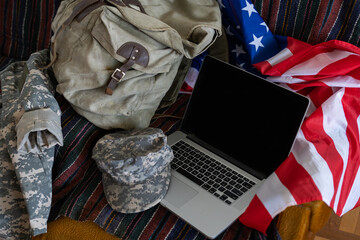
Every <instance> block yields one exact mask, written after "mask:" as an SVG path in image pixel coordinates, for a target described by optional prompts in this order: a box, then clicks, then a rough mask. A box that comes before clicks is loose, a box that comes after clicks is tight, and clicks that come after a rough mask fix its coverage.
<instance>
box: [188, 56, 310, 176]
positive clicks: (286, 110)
mask: <svg viewBox="0 0 360 240" xmlns="http://www.w3.org/2000/svg"><path fill="white" fill-rule="evenodd" d="M308 102H309V101H308V99H307V98H305V97H303V96H300V95H298V94H296V93H293V92H291V91H289V90H287V89H284V88H282V87H280V86H278V85H276V84H273V83H270V82H268V81H266V80H264V79H262V78H259V77H257V76H255V75H252V74H249V73H247V72H245V71H243V70H240V69H239V68H236V67H233V66H231V65H229V64H227V63H224V62H221V61H219V60H217V59H215V58H212V57H206V58H205V60H204V63H203V65H202V68H201V70H200V73H199V76H198V79H197V82H196V86H195V88H194V91H193V94H192V96H191V98H190V103H189V105H188V108H187V110H186V114H185V117H184V120H183V122H182V126H181V128H182V130H183V131H184V132H186V133H188V134H189V136H190V137H191V138H193V140H195V141H198V142H199V143H201V144H206V147H207V148H209V149H210V150H212V151H215V152H216V153H218V154H220V155H223V156H225V157H226V156H227V157H230V159H231V161H232V163H233V164H235V165H237V166H239V167H241V168H243V169H244V170H246V171H249V172H250V173H251V174H255V175H256V176H257V177H259V178H264V177H267V176H268V175H269V174H271V173H272V172H273V171H274V170H275V169H276V168H277V167H278V166H279V165H280V164H281V163H282V162H283V161H284V160H285V158H286V157H287V156H288V154H289V152H290V149H291V147H292V145H293V141H294V139H295V136H296V134H297V132H298V129H299V127H300V125H301V123H302V121H303V117H304V114H305V112H306V109H307V107H308Z"/></svg>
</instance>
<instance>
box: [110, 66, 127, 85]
mask: <svg viewBox="0 0 360 240" xmlns="http://www.w3.org/2000/svg"><path fill="white" fill-rule="evenodd" d="M117 72H120V73H121V74H122V76H121V77H120V78H117V77H116V76H115V74H116V73H117ZM111 77H112V78H113V79H114V80H115V81H117V82H120V81H121V80H122V79H123V78H124V77H125V73H124V72H123V71H121V70H120V69H119V68H117V69H115V71H114V72H113V74H112V75H111Z"/></svg>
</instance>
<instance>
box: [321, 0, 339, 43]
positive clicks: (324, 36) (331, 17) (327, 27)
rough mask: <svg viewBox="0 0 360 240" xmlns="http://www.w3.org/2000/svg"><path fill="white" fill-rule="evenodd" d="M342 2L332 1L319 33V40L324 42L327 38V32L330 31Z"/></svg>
mask: <svg viewBox="0 0 360 240" xmlns="http://www.w3.org/2000/svg"><path fill="white" fill-rule="evenodd" d="M342 3H343V1H333V5H332V6H331V12H330V14H329V18H328V19H327V20H326V23H325V25H324V27H323V28H322V30H321V32H320V34H319V41H322V42H324V41H325V40H326V39H327V36H328V34H329V33H330V32H331V29H332V28H333V26H334V23H335V21H336V19H337V18H338V15H339V13H340V7H341V4H342Z"/></svg>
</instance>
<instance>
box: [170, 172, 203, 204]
mask: <svg viewBox="0 0 360 240" xmlns="http://www.w3.org/2000/svg"><path fill="white" fill-rule="evenodd" d="M175 191H176V192H177V193H176V192H175ZM179 192H181V193H182V194H178V193H179ZM196 194H198V192H197V191H196V190H195V189H193V188H192V187H190V186H189V185H187V184H185V183H183V182H182V181H180V180H179V179H177V178H176V177H174V176H173V177H172V178H171V182H170V187H169V190H168V193H167V194H166V196H165V198H166V200H167V201H168V202H170V203H171V204H172V205H174V206H175V207H177V208H180V207H181V206H183V205H184V204H185V203H187V202H188V201H189V200H190V199H192V198H193V197H195V196H196Z"/></svg>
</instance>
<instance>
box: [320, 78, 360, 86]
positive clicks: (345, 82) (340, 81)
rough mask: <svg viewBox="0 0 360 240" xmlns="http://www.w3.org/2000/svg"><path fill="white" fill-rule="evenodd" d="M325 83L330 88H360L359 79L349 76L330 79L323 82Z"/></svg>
mask: <svg viewBox="0 0 360 240" xmlns="http://www.w3.org/2000/svg"><path fill="white" fill-rule="evenodd" d="M322 82H323V83H325V84H326V85H328V86H329V87H350V88H360V81H359V79H356V78H353V77H351V76H348V75H343V76H336V77H330V78H326V79H324V80H322Z"/></svg>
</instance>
